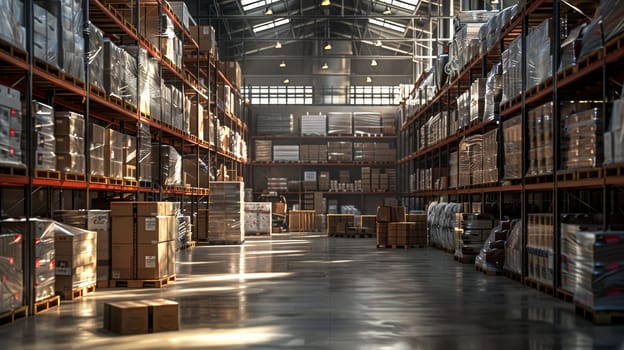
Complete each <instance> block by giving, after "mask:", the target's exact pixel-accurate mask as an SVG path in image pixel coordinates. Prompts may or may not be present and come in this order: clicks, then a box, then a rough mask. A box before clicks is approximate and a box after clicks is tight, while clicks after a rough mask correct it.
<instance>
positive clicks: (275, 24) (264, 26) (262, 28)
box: [253, 18, 290, 33]
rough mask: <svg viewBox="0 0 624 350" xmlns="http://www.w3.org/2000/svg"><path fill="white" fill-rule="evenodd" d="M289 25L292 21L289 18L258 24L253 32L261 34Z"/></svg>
mask: <svg viewBox="0 0 624 350" xmlns="http://www.w3.org/2000/svg"><path fill="white" fill-rule="evenodd" d="M288 23H290V19H288V18H282V19H277V20H275V21H269V22H264V23H260V24H256V25H255V26H253V31H254V33H260V32H262V31H265V30H268V29H273V28H275V27H279V26H282V25H284V24H288Z"/></svg>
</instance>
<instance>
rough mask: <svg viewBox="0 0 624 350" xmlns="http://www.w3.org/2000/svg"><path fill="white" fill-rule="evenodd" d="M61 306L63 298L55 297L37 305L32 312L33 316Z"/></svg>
mask: <svg viewBox="0 0 624 350" xmlns="http://www.w3.org/2000/svg"><path fill="white" fill-rule="evenodd" d="M60 305H61V297H59V296H58V295H55V296H53V297H50V298H47V299H44V300H41V301H38V302H36V303H35V307H34V308H33V309H32V310H31V311H32V313H31V315H38V314H40V313H42V312H46V311H48V310H51V309H54V308H56V307H59V306H60Z"/></svg>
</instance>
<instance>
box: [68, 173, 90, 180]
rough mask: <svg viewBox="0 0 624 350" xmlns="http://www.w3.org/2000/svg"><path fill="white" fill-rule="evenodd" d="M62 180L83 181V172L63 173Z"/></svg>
mask: <svg viewBox="0 0 624 350" xmlns="http://www.w3.org/2000/svg"><path fill="white" fill-rule="evenodd" d="M63 181H76V182H85V175H84V174H74V173H63Z"/></svg>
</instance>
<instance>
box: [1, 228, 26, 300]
mask: <svg viewBox="0 0 624 350" xmlns="http://www.w3.org/2000/svg"><path fill="white" fill-rule="evenodd" d="M23 236H24V231H23V230H20V229H18V228H16V227H13V225H11V224H9V225H8V227H7V225H3V224H2V223H1V222H0V274H1V275H2V276H3V279H2V281H0V312H6V311H11V310H14V309H16V308H18V307H20V306H22V304H23V300H22V295H23V294H24V285H23V280H24V276H23V274H24V271H23V267H22V266H23V264H22V249H23V247H22V243H23V240H22V238H23Z"/></svg>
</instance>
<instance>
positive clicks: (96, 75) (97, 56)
mask: <svg viewBox="0 0 624 350" xmlns="http://www.w3.org/2000/svg"><path fill="white" fill-rule="evenodd" d="M89 28H90V29H91V33H90V34H89V79H90V80H91V85H93V86H96V87H98V88H100V89H104V32H102V31H101V30H100V29H99V28H97V27H96V26H94V25H93V24H89Z"/></svg>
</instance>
